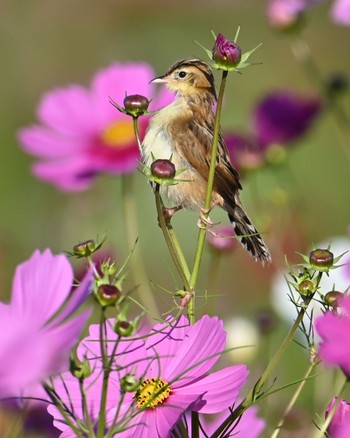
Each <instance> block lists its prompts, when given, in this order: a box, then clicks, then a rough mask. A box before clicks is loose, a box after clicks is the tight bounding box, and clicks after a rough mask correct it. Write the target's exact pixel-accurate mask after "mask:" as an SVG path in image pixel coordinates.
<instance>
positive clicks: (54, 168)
mask: <svg viewBox="0 0 350 438" xmlns="http://www.w3.org/2000/svg"><path fill="white" fill-rule="evenodd" d="M154 77H155V74H154V72H153V70H152V68H151V67H150V66H149V65H148V64H145V63H129V64H117V63H115V64H112V65H110V66H109V67H107V68H105V69H102V70H100V71H98V72H97V73H96V75H95V76H94V77H93V79H92V82H91V86H90V89H87V88H85V87H83V86H81V85H76V84H72V85H69V86H66V87H62V88H57V89H55V90H53V91H50V92H48V93H47V94H46V95H45V96H44V97H43V98H42V100H41V102H40V103H39V106H38V109H37V117H38V120H39V124H37V125H32V126H29V127H26V128H23V129H21V130H20V131H19V132H18V139H19V142H20V143H21V145H22V147H23V149H24V150H25V151H27V152H29V153H30V154H32V155H35V156H36V157H38V158H39V161H38V162H37V163H35V164H34V165H33V173H34V175H35V176H37V177H38V178H39V179H42V180H44V181H47V182H50V183H52V184H54V185H55V186H56V187H57V188H58V189H60V190H65V191H74V190H84V189H86V188H88V187H90V186H91V184H92V183H93V181H94V179H95V177H96V176H97V175H99V174H101V173H108V174H114V175H120V174H126V173H130V172H132V171H134V170H135V169H136V167H137V165H138V160H139V159H140V155H139V150H138V147H137V144H136V141H135V136H134V131H133V124H132V118H131V117H129V116H126V115H124V114H122V113H120V112H119V111H118V110H117V109H116V108H115V107H114V106H113V105H111V103H110V102H109V98H110V97H111V98H112V99H113V100H114V101H115V102H117V103H119V104H121V105H122V102H123V100H124V98H125V94H126V93H127V94H136V93H137V94H142V95H144V96H146V97H147V98H149V99H150V98H151V97H153V90H154V88H151V86H150V85H149V82H150V81H151V79H153V78H154ZM169 102H170V94H169V93H168V92H166V91H163V94H162V95H161V96H160V98H159V99H154V100H153V102H152V103H151V108H150V110H152V106H153V109H156V108H159V107H161V106H164V105H166V104H168V103H169ZM147 119H148V117H141V118H140V132H141V135H142V133H143V132H144V131H145V129H146V125H147Z"/></svg>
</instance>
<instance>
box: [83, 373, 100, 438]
mask: <svg viewBox="0 0 350 438" xmlns="http://www.w3.org/2000/svg"><path fill="white" fill-rule="evenodd" d="M79 389H80V394H81V403H82V412H83V418H84V421H85V424H86V426H87V429H88V431H89V437H90V438H95V436H96V435H95V431H94V427H93V425H92V421H91V416H90V411H89V407H88V404H87V400H86V394H85V390H84V380H82V379H79Z"/></svg>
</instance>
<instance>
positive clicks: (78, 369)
mask: <svg viewBox="0 0 350 438" xmlns="http://www.w3.org/2000/svg"><path fill="white" fill-rule="evenodd" d="M69 370H70V372H71V373H72V375H73V376H74V377H76V378H77V379H79V380H83V379H86V378H87V377H89V376H91V373H92V371H91V367H90V363H89V361H88V360H87V358H84V360H83V362H80V361H79V360H78V359H74V358H73V357H71V358H70V366H69Z"/></svg>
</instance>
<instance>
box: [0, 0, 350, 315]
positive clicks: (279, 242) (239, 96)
mask: <svg viewBox="0 0 350 438" xmlns="http://www.w3.org/2000/svg"><path fill="white" fill-rule="evenodd" d="M265 7H266V2H265V1H262V0H249V1H247V0H231V1H228V0H216V1H200V0H196V1H192V2H189V1H183V0H178V1H176V2H170V1H163V2H162V1H156V0H148V1H147V2H146V1H135V0H134V1H130V0H129V1H124V0H118V1H117V0H115V1H112V0H104V1H100V2H98V1H92V0H75V1H68V0H60V1H53V0H28V1H26V2H24V1H19V0H15V1H14V0H12V1H10V0H2V1H1V5H0V80H1V86H0V89H1V99H0V112H1V113H0V142H1V160H0V166H1V171H0V190H1V198H0V199H1V213H0V214H1V221H0V279H1V294H2V297H4V298H7V297H8V296H9V294H10V290H11V280H12V277H13V273H14V270H15V267H16V265H17V264H18V263H20V262H22V261H23V260H25V259H27V258H28V257H29V256H30V254H31V253H32V252H33V251H34V249H36V248H40V249H44V248H46V247H50V248H52V250H53V251H54V252H61V251H62V250H63V249H71V247H72V246H73V245H74V244H75V243H77V242H79V241H81V240H86V239H90V238H95V237H96V236H97V235H99V236H102V235H103V234H105V233H106V234H107V237H108V240H107V244H106V247H108V248H112V249H113V250H114V251H115V253H116V255H117V258H118V260H120V261H122V260H124V259H125V257H126V256H127V255H128V252H129V247H128V244H127V241H126V238H125V234H126V233H125V229H124V224H123V218H122V209H121V183H120V179H119V178H112V177H106V176H102V177H99V178H98V179H97V180H96V183H95V184H94V185H93V187H92V188H91V189H90V190H88V191H86V192H82V193H72V194H67V193H60V192H58V191H57V190H56V189H55V188H54V187H53V186H50V185H48V184H46V183H43V182H41V181H39V180H37V179H35V178H34V177H33V176H32V175H31V173H30V164H31V163H32V162H33V158H32V157H30V156H28V155H27V154H26V153H24V152H23V151H22V150H21V149H20V147H19V145H18V143H17V141H16V131H17V129H18V128H20V127H22V126H26V125H29V124H31V123H33V122H35V120H36V117H35V108H36V105H37V103H38V101H39V99H40V97H41V96H42V95H43V94H44V93H45V92H46V91H48V90H50V89H52V88H55V87H57V86H64V85H67V84H70V83H81V84H84V85H86V86H88V85H89V83H90V80H91V78H92V76H93V75H94V73H95V72H96V71H97V70H98V69H101V68H103V67H105V66H108V65H109V64H110V63H112V62H115V61H133V60H135V61H146V62H149V63H150V64H152V65H153V67H154V69H155V71H156V73H157V74H162V73H164V72H165V71H166V70H167V69H168V67H169V66H170V65H171V64H172V63H174V62H175V61H177V60H178V59H181V58H184V57H187V56H192V55H196V56H198V57H202V58H203V59H204V58H205V54H204V52H202V49H201V48H200V47H199V46H197V45H196V44H195V40H197V41H200V42H201V43H202V44H203V45H205V46H207V47H211V46H212V44H213V39H212V35H211V30H214V32H215V33H219V32H221V33H223V34H224V35H225V36H226V37H228V38H231V39H233V38H234V35H235V33H236V29H237V27H238V26H241V33H240V38H239V43H240V45H241V47H242V48H243V50H250V49H251V48H253V47H255V46H256V45H257V44H258V43H260V42H262V43H263V46H262V47H261V48H259V50H258V51H257V52H256V53H255V54H254V61H256V62H261V63H262V65H258V66H255V67H252V68H248V69H246V70H244V71H243V75H236V74H232V75H231V76H230V78H229V81H228V86H227V92H226V99H225V107H224V114H223V120H222V127H223V129H224V131H225V130H233V129H238V130H239V129H248V128H249V124H250V112H251V110H252V108H253V107H254V104H255V103H256V102H257V100H258V99H260V98H261V97H262V96H263V95H264V94H266V93H267V92H270V91H271V90H275V89H281V88H282V89H283V88H291V89H293V90H295V91H298V92H300V93H302V94H306V93H309V92H317V90H316V89H315V88H314V87H315V82H314V81H310V80H309V78H308V77H307V75H306V74H305V71H304V70H303V67H302V66H301V65H300V64H299V63H298V62H297V61H296V59H295V57H294V56H293V54H292V52H291V49H290V41H289V39H288V37H286V36H282V35H280V34H278V33H276V32H274V31H272V30H271V29H270V28H269V26H268V24H267V22H266V18H265ZM307 18H308V22H307V25H306V27H305V30H304V37H305V40H306V41H307V42H308V44H309V45H310V48H311V50H312V53H313V57H314V60H315V62H316V63H317V65H318V67H319V69H320V71H321V73H322V75H323V76H324V77H325V78H327V77H328V75H330V74H331V73H333V72H339V71H340V72H344V73H345V74H348V73H349V69H350V58H349V41H350V40H349V37H350V29H349V28H344V27H340V26H337V25H335V24H334V23H333V22H332V21H331V19H330V15H329V3H326V4H324V5H321V6H320V7H318V8H315V9H314V10H312V11H310V13H309V14H308V17H307ZM342 105H344V106H345V107H346V106H347V107H348V108H347V109H349V105H348V101H346V99H345V101H344V102H342ZM348 132H349V128H348ZM339 140H340V137H339V131H338V130H337V127H336V124H335V122H334V117H333V116H332V114H330V113H324V114H323V115H322V116H321V118H320V119H319V120H318V121H317V122H316V123H315V126H314V127H313V129H312V130H311V131H310V132H309V133H308V135H307V136H306V137H304V138H303V139H302V140H300V141H299V142H298V144H296V145H295V146H293V150H292V151H291V153H290V154H289V156H288V159H287V162H286V163H285V164H284V165H283V166H280V167H270V168H268V169H264V170H262V171H261V172H259V173H258V174H255V175H251V176H248V177H247V178H245V179H244V181H243V185H244V190H243V193H242V199H243V202H244V204H245V206H246V207H247V210H248V211H249V214H250V216H251V217H252V218H253V219H254V222H255V223H256V224H257V225H258V226H259V228H260V229H262V230H265V229H266V230H268V234H267V235H266V237H264V238H266V241H267V242H268V243H269V245H270V247H271V250H272V254H273V257H274V264H273V266H272V267H270V268H268V269H263V268H261V267H260V266H258V265H257V264H255V263H254V262H253V261H252V260H251V259H250V258H249V257H248V256H246V254H245V253H244V252H243V250H241V249H240V248H239V249H237V251H235V252H234V253H233V254H232V255H230V256H227V257H224V258H222V260H221V265H220V267H219V268H220V270H219V276H218V279H217V280H218V282H217V284H216V287H215V289H216V290H217V291H218V292H219V293H220V294H222V295H224V294H226V295H227V296H225V297H222V298H220V299H219V300H218V302H217V307H216V310H217V311H218V312H219V315H220V316H224V317H228V316H229V315H231V314H243V315H248V316H249V315H250V316H251V315H253V314H254V313H255V312H256V311H258V310H259V309H260V308H264V307H267V306H268V301H269V290H270V282H271V277H272V276H273V274H274V272H275V271H276V270H277V269H280V268H281V267H284V254H287V255H288V257H289V258H290V259H291V260H298V259H297V257H296V256H295V251H306V250H307V248H309V247H310V245H311V244H312V243H313V242H317V241H319V240H324V239H327V238H328V237H329V236H333V235H344V234H346V231H347V227H348V225H349V223H350V220H349V217H350V202H349V187H350V185H349V183H350V172H349V159H348V156H347V155H346V154H345V153H344V150H343V149H342V147H341V146H340V143H339ZM345 147H347V148H348V149H349V147H350V146H349V137H348V138H347V139H346V141H345ZM135 192H136V193H137V199H136V202H137V209H138V215H137V217H138V219H139V222H140V232H139V236H140V240H139V247H140V249H141V251H142V253H143V254H144V255H145V265H146V269H147V272H148V275H149V278H150V279H152V280H153V281H154V282H156V283H158V284H160V285H161V286H163V287H165V288H168V289H169V290H171V291H174V290H176V287H181V284H180V281H179V279H178V277H177V275H176V272H175V270H174V268H173V267H172V265H171V261H170V258H169V257H168V255H167V252H166V247H165V244H164V241H163V239H162V235H161V232H160V229H159V228H158V225H157V219H156V212H155V206H154V200H153V196H152V192H151V190H150V188H149V185H148V184H147V182H146V180H145V178H144V177H143V176H142V175H141V174H140V173H138V172H137V173H136V175H135ZM212 218H213V219H215V220H219V221H222V222H225V221H226V218H225V215H223V214H222V213H221V212H214V214H213V215H212ZM196 221H197V215H196V214H195V213H188V212H182V213H179V214H178V215H177V216H176V217H175V218H174V226H175V228H176V230H177V232H178V235H179V239H180V241H181V243H182V244H183V246H184V251H185V254H186V256H187V257H188V260H189V262H190V263H191V260H192V259H193V256H194V249H195V243H196V238H197V229H196V226H195V224H196ZM211 259H212V256H211V255H210V254H209V252H208V251H207V252H206V254H205V258H204V262H203V266H202V271H201V272H202V274H201V278H200V292H201V293H202V294H203V293H204V290H205V288H206V287H207V286H206V285H207V284H208V283H207V279H208V276H209V277H210V275H211V272H212V271H210V269H211V266H212V265H211V263H212V260H211ZM209 279H210V278H209ZM128 285H129V287H130V288H131V287H133V286H134V285H135V282H134V280H133V279H129V280H128ZM156 294H157V295H156V299H157V301H158V302H159V303H160V305H161V307H162V308H163V309H164V310H167V309H169V307H170V306H171V305H172V301H171V299H170V297H169V296H168V295H164V294H162V293H161V292H160V290H158V289H157V290H156ZM201 304H204V300H202V301H201ZM211 309H212V310H213V311H214V308H213V307H211ZM205 311H208V310H207V309H206V308H203V312H205Z"/></svg>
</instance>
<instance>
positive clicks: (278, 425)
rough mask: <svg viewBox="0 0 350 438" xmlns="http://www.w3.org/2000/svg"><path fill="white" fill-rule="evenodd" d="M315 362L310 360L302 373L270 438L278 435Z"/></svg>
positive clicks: (275, 437)
mask: <svg viewBox="0 0 350 438" xmlns="http://www.w3.org/2000/svg"><path fill="white" fill-rule="evenodd" d="M317 364H318V362H317V361H314V362H312V363H311V364H310V366H309V367H308V369H307V371H306V373H305V375H304V378H303V380H302V381H301V382H300V383H299V385H298V386H297V388H296V390H295V392H294V394H293V397H292V398H291V400H290V401H289V403H288V406H287V407H286V409H285V411H284V412H283V416H282V418H281V420H280V421H279V423H278V424H277V426H276V429H275V431H274V432H273V434H272V435H271V438H277V437H278V435H279V433H280V431H281V429H282V428H283V426H284V422H285V420H286V418H287V415H288V414H289V413H290V411H291V410H292V409H293V407H294V405H295V403H296V401H297V400H298V398H299V396H300V394H301V392H302V390H303V389H304V386H305V384H306V382H307V380H308V378H309V377H310V375H311V373H312V372H313V370H314V369H315V367H316V366H317Z"/></svg>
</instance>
